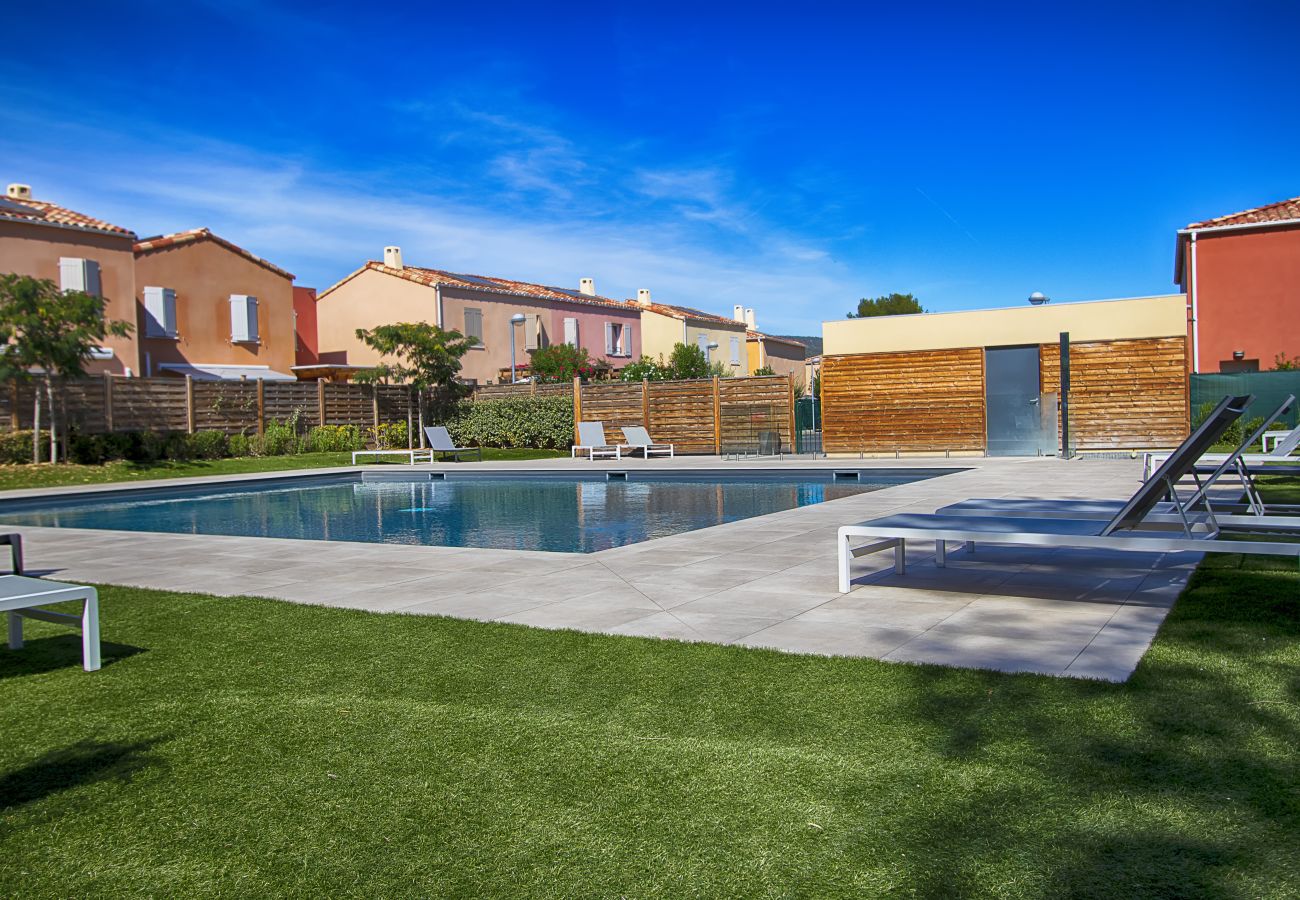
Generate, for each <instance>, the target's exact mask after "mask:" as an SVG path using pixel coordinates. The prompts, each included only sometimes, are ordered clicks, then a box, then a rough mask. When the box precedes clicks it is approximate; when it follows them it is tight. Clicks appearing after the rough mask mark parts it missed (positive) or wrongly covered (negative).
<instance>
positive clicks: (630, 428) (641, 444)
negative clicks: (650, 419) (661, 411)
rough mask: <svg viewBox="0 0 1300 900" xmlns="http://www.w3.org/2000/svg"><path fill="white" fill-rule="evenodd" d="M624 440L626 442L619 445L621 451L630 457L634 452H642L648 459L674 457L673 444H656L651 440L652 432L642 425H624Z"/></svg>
mask: <svg viewBox="0 0 1300 900" xmlns="http://www.w3.org/2000/svg"><path fill="white" fill-rule="evenodd" d="M623 438H624V440H625V441H626V442H625V443H622V444H619V445H618V446H619V450H626V451H627V452H628V455H629V456H630V455H631V454H632V451H634V450H640V451H641V453H642V454H643V455H644V456H645V458H646V459H649V458H650V457H652V456H667V457H668V458H669V459H671V458H672V456H673V445H672V444H656V443H655V442H654V441H652V440H650V432H649V431H647V430H646V429H645V428H644V427H643V426H641V425H624V426H623Z"/></svg>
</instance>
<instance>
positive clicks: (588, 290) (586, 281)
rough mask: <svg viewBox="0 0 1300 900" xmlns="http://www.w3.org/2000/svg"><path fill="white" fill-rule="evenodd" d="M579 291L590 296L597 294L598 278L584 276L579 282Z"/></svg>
mask: <svg viewBox="0 0 1300 900" xmlns="http://www.w3.org/2000/svg"><path fill="white" fill-rule="evenodd" d="M578 293H580V294H586V295H587V296H588V297H594V296H596V279H594V278H583V279H582V280H580V281H579V282H578Z"/></svg>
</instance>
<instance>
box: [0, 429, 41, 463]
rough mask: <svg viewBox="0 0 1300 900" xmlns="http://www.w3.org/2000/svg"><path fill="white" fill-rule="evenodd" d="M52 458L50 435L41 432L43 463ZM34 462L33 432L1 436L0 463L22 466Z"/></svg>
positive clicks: (9, 432) (16, 432) (14, 432)
mask: <svg viewBox="0 0 1300 900" xmlns="http://www.w3.org/2000/svg"><path fill="white" fill-rule="evenodd" d="M49 458H50V433H49V432H48V431H41V462H47V461H48V460H49ZM31 461H32V430H31V429H30V428H28V429H27V430H26V431H6V432H4V433H3V434H0V463H7V464H9V465H21V464H22V463H29V462H31Z"/></svg>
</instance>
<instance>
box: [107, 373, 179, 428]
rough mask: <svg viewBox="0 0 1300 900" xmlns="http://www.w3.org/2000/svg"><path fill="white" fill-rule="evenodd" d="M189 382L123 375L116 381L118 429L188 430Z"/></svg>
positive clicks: (114, 426) (115, 416)
mask: <svg viewBox="0 0 1300 900" xmlns="http://www.w3.org/2000/svg"><path fill="white" fill-rule="evenodd" d="M185 406H186V393H185V381H184V379H181V378H119V379H115V380H114V382H113V428H114V430H116V431H184V430H185V429H186V427H187V424H188V423H187V420H186V415H185Z"/></svg>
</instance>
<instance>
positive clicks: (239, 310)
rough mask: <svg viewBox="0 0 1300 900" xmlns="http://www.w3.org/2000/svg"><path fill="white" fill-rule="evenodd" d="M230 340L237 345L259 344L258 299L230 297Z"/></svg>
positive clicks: (236, 295)
mask: <svg viewBox="0 0 1300 900" xmlns="http://www.w3.org/2000/svg"><path fill="white" fill-rule="evenodd" d="M230 340H231V342H232V343H236V344H256V343H257V298H256V297H251V296H249V295H248V294H231V295H230Z"/></svg>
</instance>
